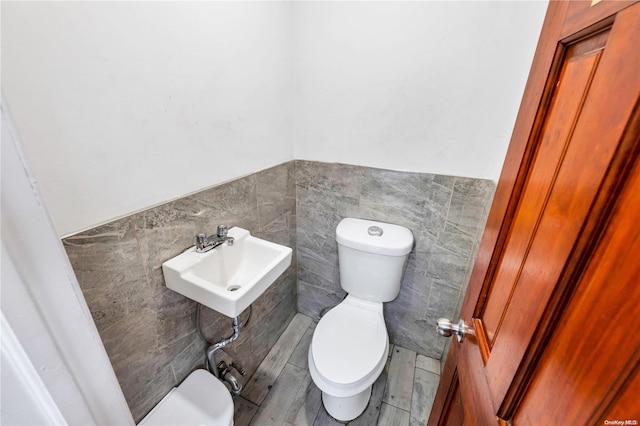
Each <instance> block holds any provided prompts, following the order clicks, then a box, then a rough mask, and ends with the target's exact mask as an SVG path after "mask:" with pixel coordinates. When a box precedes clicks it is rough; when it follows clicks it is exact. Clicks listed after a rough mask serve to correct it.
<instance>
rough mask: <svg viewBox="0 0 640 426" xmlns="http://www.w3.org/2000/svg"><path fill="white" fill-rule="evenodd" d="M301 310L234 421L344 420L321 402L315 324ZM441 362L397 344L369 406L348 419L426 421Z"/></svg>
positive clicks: (241, 424) (240, 425)
mask: <svg viewBox="0 0 640 426" xmlns="http://www.w3.org/2000/svg"><path fill="white" fill-rule="evenodd" d="M315 325H316V324H315V323H314V322H313V321H312V320H311V318H309V317H306V316H304V315H302V314H297V315H296V316H295V317H294V318H293V319H292V320H291V323H290V324H289V326H288V327H287V329H286V330H285V332H284V333H283V334H282V336H281V337H280V339H279V340H278V342H277V343H276V345H275V346H274V348H273V349H272V350H271V352H270V353H269V354H268V355H267V357H266V358H265V360H264V361H263V363H262V364H261V365H260V367H259V368H258V370H257V371H256V373H255V374H254V376H253V377H252V378H251V380H249V382H248V383H247V384H246V386H245V388H244V389H243V391H242V393H241V396H240V397H238V398H236V399H235V400H234V404H235V424H236V425H237V426H246V425H252V426H253V425H257V426H260V425H288V426H291V425H294V426H305V425H309V426H311V425H315V426H326V425H342V424H344V423H341V422H338V421H336V420H334V419H333V418H331V416H329V415H328V414H327V412H326V411H325V409H324V407H323V406H322V400H321V392H320V390H319V389H318V388H317V387H316V386H315V384H314V383H313V380H311V376H310V375H309V370H308V366H307V351H308V348H309V343H310V342H311V336H312V335H313V330H314V328H315ZM439 374H440V362H439V361H437V360H434V359H431V358H427V357H425V356H423V355H418V354H416V353H415V352H413V351H410V350H408V349H404V348H401V347H399V346H392V347H391V349H390V354H389V360H388V362H387V365H386V367H385V369H384V371H383V373H382V374H381V375H380V377H379V378H378V380H377V381H376V382H375V383H374V385H373V390H372V395H371V400H370V402H369V406H368V407H367V409H366V410H365V412H364V413H363V414H362V415H361V416H360V417H358V418H357V419H355V420H353V421H351V422H349V423H348V424H349V425H354V426H355V425H363V426H372V425H381V426H387V425H389V426H390V425H399V426H400V425H416V426H417V425H421V426H424V425H425V424H426V422H427V418H428V417H429V411H430V410H431V405H432V403H433V398H434V396H435V393H436V389H437V387H438V381H439V380H440V375H439Z"/></svg>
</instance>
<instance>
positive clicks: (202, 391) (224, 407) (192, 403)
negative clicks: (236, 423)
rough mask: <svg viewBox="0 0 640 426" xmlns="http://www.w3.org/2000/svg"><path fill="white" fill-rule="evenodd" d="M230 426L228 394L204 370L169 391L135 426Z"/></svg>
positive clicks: (230, 406)
mask: <svg viewBox="0 0 640 426" xmlns="http://www.w3.org/2000/svg"><path fill="white" fill-rule="evenodd" d="M175 425H181V426H231V425H233V400H232V399H231V394H230V393H229V391H228V390H227V388H226V387H225V385H223V384H222V382H221V381H220V380H218V379H216V378H215V377H214V376H213V375H212V374H211V373H209V372H208V371H207V370H203V369H199V370H195V371H194V372H193V373H191V374H189V376H188V377H187V378H186V379H185V380H184V381H183V382H182V383H181V384H180V386H178V387H176V388H173V389H171V391H170V392H169V393H168V394H167V395H166V396H165V397H164V398H163V399H162V400H161V401H160V402H159V403H158V404H157V405H156V406H155V407H154V408H153V410H151V412H149V414H147V415H146V416H145V418H144V419H142V421H141V422H140V423H139V426H175Z"/></svg>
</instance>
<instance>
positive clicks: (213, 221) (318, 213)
mask: <svg viewBox="0 0 640 426" xmlns="http://www.w3.org/2000/svg"><path fill="white" fill-rule="evenodd" d="M493 191H494V185H493V183H492V182H491V181H485V180H477V179H468V178H457V177H450V176H439V175H430V174H420V173H404V172H395V171H389V170H380V169H373V168H367V167H360V166H349V165H344V164H326V163H319V162H310V161H291V162H288V163H285V164H282V165H280V166H276V167H273V168H271V169H268V170H264V171H261V172H258V173H255V174H253V175H250V176H247V177H244V178H241V179H237V180H234V181H232V182H229V183H227V184H224V185H220V186H217V187H215V188H212V189H209V190H205V191H202V192H199V193H197V194H193V195H190V196H187V197H184V198H181V199H179V200H176V201H173V202H170V203H167V204H164V205H161V206H158V207H156V208H153V209H150V210H147V211H144V212H141V213H137V214H134V215H132V216H129V217H126V218H123V219H120V220H116V221H114V222H111V223H109V224H106V225H103V226H99V227H97V228H94V229H91V230H89V231H86V232H82V233H80V234H76V235H74V236H71V237H68V238H65V239H64V240H63V243H64V246H65V248H66V250H67V254H68V255H69V259H70V260H71V263H72V265H73V268H74V270H75V273H76V275H77V277H78V281H79V282H80V286H81V288H82V291H83V293H84V296H85V299H86V301H87V304H88V305H89V309H90V310H91V313H92V315H93V318H94V320H95V322H96V325H97V327H98V331H99V332H100V335H101V338H102V340H103V342H104V345H105V348H106V350H107V353H108V354H109V357H110V359H111V363H112V364H113V367H114V370H115V372H116V375H117V377H118V380H119V381H120V385H121V387H122V390H123V392H124V395H125V398H126V399H127V402H128V403H129V407H130V408H131V411H132V413H133V416H134V418H135V419H136V421H138V420H140V419H141V418H142V417H143V416H144V415H145V414H146V413H147V412H148V411H149V410H150V409H151V408H152V407H153V406H154V405H155V404H156V403H157V402H158V401H159V400H160V399H161V398H162V397H163V396H164V395H165V394H166V393H167V392H168V391H169V390H170V388H171V387H173V386H175V385H176V384H178V383H180V382H181V381H182V380H183V379H184V378H185V377H186V376H187V375H188V374H189V372H191V371H192V370H193V369H195V368H197V367H201V366H202V363H203V360H204V348H205V343H204V342H203V341H202V339H200V338H199V337H198V336H197V332H196V328H195V322H194V314H195V307H196V304H195V302H193V301H191V300H189V299H186V298H184V297H182V296H181V295H179V294H177V293H175V292H173V291H171V290H169V289H167V288H166V286H165V284H164V279H163V276H162V271H161V265H162V263H163V262H164V261H165V260H167V259H169V258H171V257H174V256H176V255H177V254H179V253H180V252H182V251H183V250H184V249H186V248H187V247H189V246H191V245H192V244H193V238H194V236H195V234H196V233H198V232H204V233H209V234H210V233H213V232H214V231H215V229H216V226H217V225H218V224H221V223H224V224H226V225H228V226H229V227H232V226H240V227H243V228H246V229H248V230H250V231H251V233H252V234H253V235H256V236H258V237H261V238H265V239H267V240H270V241H274V242H276V243H280V244H284V245H287V246H289V247H297V250H294V258H293V262H292V265H291V267H290V268H289V269H288V270H287V271H286V272H285V273H284V274H283V275H282V276H281V277H280V278H279V279H278V281H277V282H276V283H275V284H274V285H273V286H272V287H271V288H270V289H269V290H268V291H267V292H266V293H265V294H264V295H263V296H261V297H260V298H259V299H258V300H257V301H256V303H254V304H253V317H252V320H251V322H250V323H249V325H248V326H247V328H246V329H245V330H243V332H242V334H241V335H240V338H239V339H238V340H237V341H236V342H234V344H233V345H231V346H230V347H229V348H228V350H227V352H228V354H229V355H230V356H232V357H234V358H235V359H236V360H237V361H239V362H240V363H242V364H243V365H244V367H245V369H246V370H247V376H246V378H245V379H248V378H249V377H251V375H252V374H253V372H254V371H255V370H256V368H257V367H258V365H259V364H260V362H261V361H262V359H263V358H264V357H265V356H266V354H267V353H268V352H269V350H270V348H271V347H272V346H273V345H274V343H275V342H276V340H277V339H278V337H279V336H280V334H281V333H282V332H283V330H284V329H285V327H286V326H287V324H288V322H289V320H290V319H291V318H292V317H293V315H294V314H295V312H296V311H300V312H302V313H304V314H306V315H309V316H312V317H317V316H318V314H319V313H320V311H321V310H322V309H323V308H325V307H328V306H332V305H334V304H336V303H338V302H339V301H341V300H342V298H343V297H344V295H345V293H344V291H343V290H342V289H341V288H340V284H339V273H338V261H337V245H336V242H335V228H336V226H337V224H338V222H339V221H340V220H341V219H342V218H344V217H359V218H365V219H372V220H379V221H383V222H390V223H396V224H399V225H404V226H407V227H408V228H410V229H411V230H412V232H413V234H414V236H415V238H416V246H415V248H414V250H413V251H412V253H411V256H410V258H409V263H408V266H407V271H406V274H405V277H404V280H403V284H402V289H401V291H400V295H399V296H398V298H397V299H396V300H395V301H394V302H391V303H387V304H386V306H385V315H386V319H387V324H388V328H389V334H390V338H391V342H392V343H395V344H397V345H400V346H402V347H405V348H407V349H410V350H413V351H416V352H418V353H421V354H424V355H427V356H430V357H432V358H437V359H438V358H440V357H441V355H442V353H443V347H444V344H445V341H446V340H445V339H439V338H437V337H436V334H435V331H434V329H433V324H434V323H435V319H437V318H438V317H441V316H445V317H453V316H455V315H454V314H455V312H454V311H455V310H456V306H457V303H458V300H459V298H460V294H461V292H463V291H464V289H463V286H464V285H466V280H468V276H469V273H470V268H471V265H472V264H473V259H474V257H475V252H476V250H477V245H478V240H479V238H480V234H481V232H482V229H483V227H484V222H485V220H486V216H487V213H488V209H489V206H490V202H491V199H492V196H493ZM296 284H297V285H296ZM296 303H297V305H298V306H297V309H296ZM244 316H245V315H243V317H244ZM202 323H203V324H204V331H205V334H206V335H207V336H208V337H209V339H210V340H218V339H220V338H222V337H227V336H228V335H229V334H230V333H231V331H232V330H231V328H230V319H228V318H226V317H224V316H222V315H220V314H217V313H215V312H213V311H211V310H209V309H206V308H204V309H203V310H202Z"/></svg>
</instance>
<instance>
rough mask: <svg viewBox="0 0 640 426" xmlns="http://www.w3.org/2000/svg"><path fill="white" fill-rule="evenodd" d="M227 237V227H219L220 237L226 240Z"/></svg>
mask: <svg viewBox="0 0 640 426" xmlns="http://www.w3.org/2000/svg"><path fill="white" fill-rule="evenodd" d="M226 236H227V225H218V237H220V238H224V237H226Z"/></svg>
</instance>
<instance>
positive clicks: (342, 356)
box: [310, 296, 389, 387]
mask: <svg viewBox="0 0 640 426" xmlns="http://www.w3.org/2000/svg"><path fill="white" fill-rule="evenodd" d="M388 347H389V338H388V335H387V327H386V325H385V323H384V317H383V315H382V303H376V302H369V301H365V300H359V299H357V298H355V297H353V296H347V298H346V299H345V300H344V301H343V302H342V303H340V304H339V305H338V306H336V307H335V308H333V309H332V310H330V311H329V312H327V314H326V315H325V316H324V317H322V319H321V320H320V322H319V323H318V325H317V326H316V329H315V331H314V333H313V339H312V341H311V348H310V354H311V355H312V359H313V364H314V365H315V369H316V370H317V373H318V374H320V375H321V376H322V377H323V379H324V380H325V381H329V382H331V383H332V384H335V385H337V386H340V387H343V386H348V385H355V384H358V383H360V382H362V381H363V380H365V379H367V378H368V377H369V376H371V375H372V374H375V375H376V377H377V375H378V374H379V371H377V370H379V369H380V368H379V367H380V365H381V362H382V361H384V360H385V359H386V357H387V351H388ZM382 365H384V363H382ZM374 380H375V378H374Z"/></svg>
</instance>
